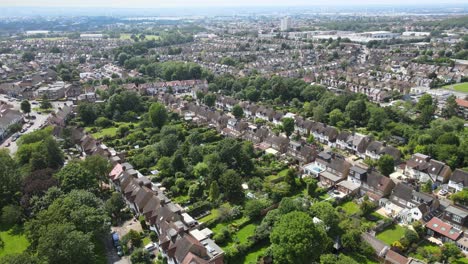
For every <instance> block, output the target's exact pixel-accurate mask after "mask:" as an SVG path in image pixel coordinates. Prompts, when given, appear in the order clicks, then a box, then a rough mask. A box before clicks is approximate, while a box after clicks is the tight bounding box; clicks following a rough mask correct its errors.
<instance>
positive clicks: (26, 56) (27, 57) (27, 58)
mask: <svg viewBox="0 0 468 264" xmlns="http://www.w3.org/2000/svg"><path fill="white" fill-rule="evenodd" d="M35 58H36V55H34V53H32V52H30V51H26V52H25V53H23V55H22V56H21V60H22V61H25V62H30V61H33V60H34V59H35Z"/></svg>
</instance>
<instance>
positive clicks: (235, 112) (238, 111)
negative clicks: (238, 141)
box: [232, 104, 244, 119]
mask: <svg viewBox="0 0 468 264" xmlns="http://www.w3.org/2000/svg"><path fill="white" fill-rule="evenodd" d="M232 114H233V115H234V117H235V118H237V119H239V118H242V117H243V116H244V110H243V109H242V107H241V106H240V105H238V104H236V105H235V106H234V107H233V108H232Z"/></svg>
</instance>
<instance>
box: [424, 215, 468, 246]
mask: <svg viewBox="0 0 468 264" xmlns="http://www.w3.org/2000/svg"><path fill="white" fill-rule="evenodd" d="M426 227H427V228H429V229H431V230H432V231H434V232H437V233H439V234H441V235H443V236H445V237H447V238H450V239H451V240H453V241H455V240H457V239H458V238H459V237H460V235H461V234H462V231H461V230H458V229H456V228H454V227H453V226H451V225H449V224H447V223H445V222H443V221H442V220H440V219H439V218H437V217H434V218H432V219H431V221H429V222H428V223H427V224H426Z"/></svg>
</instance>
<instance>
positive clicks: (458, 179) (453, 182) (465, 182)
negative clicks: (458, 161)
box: [448, 169, 468, 192]
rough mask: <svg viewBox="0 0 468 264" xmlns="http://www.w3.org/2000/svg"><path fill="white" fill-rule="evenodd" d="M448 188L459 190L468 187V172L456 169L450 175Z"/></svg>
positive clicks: (454, 190)
mask: <svg viewBox="0 0 468 264" xmlns="http://www.w3.org/2000/svg"><path fill="white" fill-rule="evenodd" d="M448 188H449V190H450V191H451V192H459V191H462V190H463V189H464V188H468V172H466V171H463V170H461V169H456V170H455V171H454V172H453V174H452V176H451V177H450V180H449V183H448Z"/></svg>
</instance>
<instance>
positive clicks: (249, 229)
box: [236, 223, 257, 243]
mask: <svg viewBox="0 0 468 264" xmlns="http://www.w3.org/2000/svg"><path fill="white" fill-rule="evenodd" d="M256 227H257V225H256V224H254V223H250V224H248V225H246V226H244V227H242V228H241V229H239V231H238V232H237V234H236V235H237V238H238V239H239V242H240V243H246V242H247V241H248V240H249V237H251V236H253V235H254V233H255V228H256Z"/></svg>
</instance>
